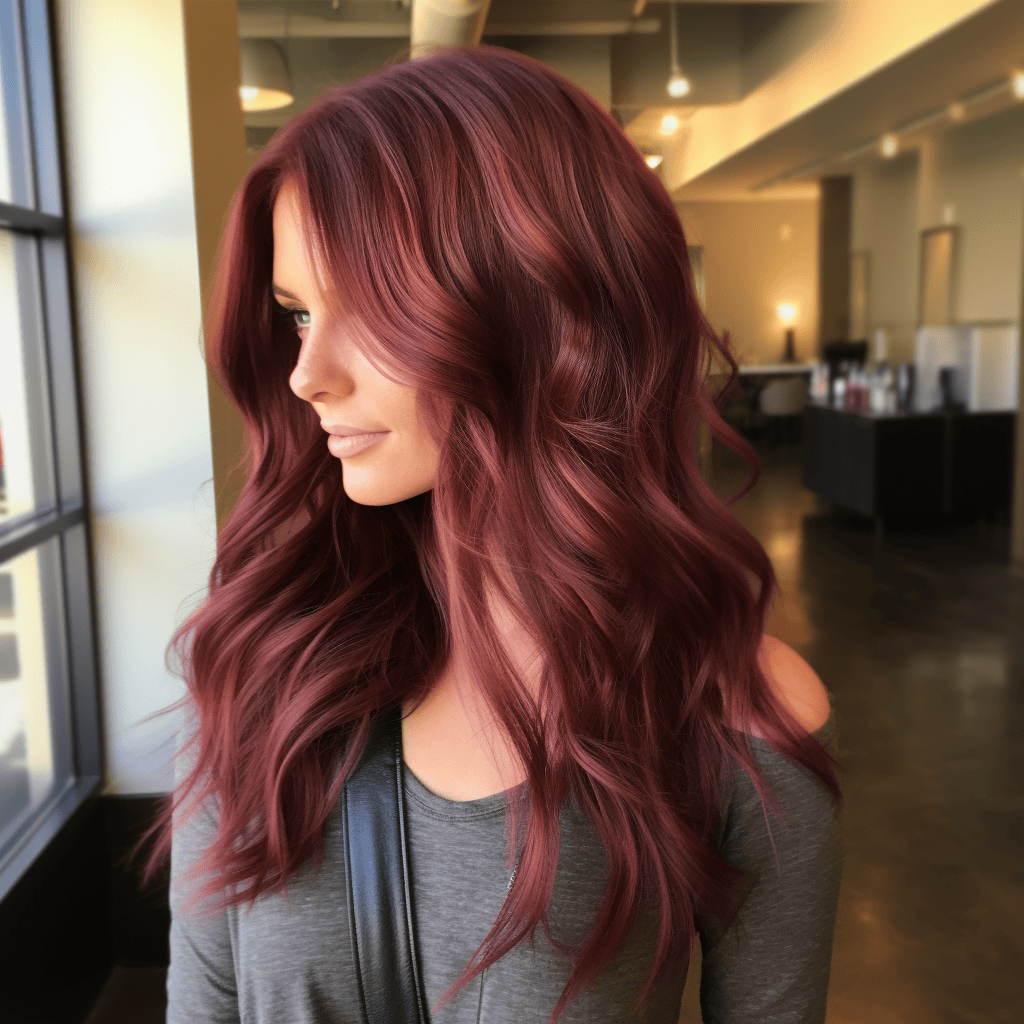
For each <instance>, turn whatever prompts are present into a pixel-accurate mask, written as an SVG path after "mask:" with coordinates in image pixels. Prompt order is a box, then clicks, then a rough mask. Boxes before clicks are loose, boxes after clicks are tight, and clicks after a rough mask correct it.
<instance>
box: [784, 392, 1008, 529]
mask: <svg viewBox="0 0 1024 1024" xmlns="http://www.w3.org/2000/svg"><path fill="white" fill-rule="evenodd" d="M1015 423H1016V415H1015V414H1014V413H1012V412H980V413H941V412H936V413H926V414H922V413H896V414H893V415H883V414H876V413H869V412H852V411H850V410H845V409H835V408H832V407H831V406H827V405H817V404H811V405H808V406H807V407H806V409H805V410H804V454H803V483H804V486H805V487H807V488H809V489H810V490H812V491H816V492H817V493H818V494H820V495H821V496H822V497H824V498H827V499H829V500H830V501H834V502H836V503H837V504H839V505H844V506H846V507H847V508H851V509H854V510H856V511H857V512H861V513H863V514H864V515H866V516H872V517H875V518H877V519H879V520H886V521H889V520H891V521H894V522H895V521H903V522H907V521H913V520H915V519H932V518H937V517H946V516H951V517H956V518H963V517H970V516H977V515H982V514H989V513H991V512H994V511H995V510H996V509H1000V508H1009V505H1010V495H1011V491H1012V481H1013V444H1014V429H1015Z"/></svg>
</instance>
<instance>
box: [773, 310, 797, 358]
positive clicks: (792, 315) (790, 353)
mask: <svg viewBox="0 0 1024 1024" xmlns="http://www.w3.org/2000/svg"><path fill="white" fill-rule="evenodd" d="M775 312H776V313H777V314H778V317H779V319H780V320H781V321H782V326H783V327H785V328H786V348H785V350H784V352H783V355H782V361H783V362H784V363H792V362H795V361H796V352H795V351H794V336H793V324H794V323H795V322H796V314H797V308H796V303H795V302H780V303H779V304H778V305H777V306H776V307H775Z"/></svg>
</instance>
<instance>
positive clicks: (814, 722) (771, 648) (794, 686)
mask: <svg viewBox="0 0 1024 1024" xmlns="http://www.w3.org/2000/svg"><path fill="white" fill-rule="evenodd" d="M760 657H761V665H762V667H763V668H764V671H765V675H766V676H767V677H768V682H769V683H770V684H771V686H772V687H773V688H774V690H775V694H776V696H777V697H778V698H779V700H781V701H782V703H783V704H785V705H786V708H787V709H788V710H789V712H790V714H792V715H793V717H794V718H796V720H797V721H798V722H799V723H800V724H801V725H802V726H803V727H804V728H805V729H806V730H807V731H808V732H814V730H815V729H820V728H821V727H822V726H823V725H824V724H825V722H826V721H827V720H828V716H829V714H830V712H831V707H830V705H829V702H828V691H827V690H826V689H825V685H824V683H822V681H821V679H819V678H818V673H817V672H815V671H814V669H813V668H811V666H810V665H808V664H807V662H806V661H804V659H803V658H801V657H800V655H799V654H797V653H796V651H794V650H793V648H792V647H790V646H789V645H788V644H784V643H783V642H782V641H781V640H776V639H775V637H773V636H768V635H767V634H765V636H764V637H763V638H762V640H761V652H760ZM749 731H750V733H751V735H753V736H760V735H761V733H760V732H759V731H758V729H757V728H756V726H755V727H754V728H752V729H750V730H749ZM762 738H763V737H762Z"/></svg>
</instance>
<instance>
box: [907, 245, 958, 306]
mask: <svg viewBox="0 0 1024 1024" xmlns="http://www.w3.org/2000/svg"><path fill="white" fill-rule="evenodd" d="M958 234H959V232H958V230H957V228H956V226H954V225H946V226H944V227H939V228H926V229H925V230H924V231H922V232H921V277H920V285H919V290H918V307H917V309H918V311H917V322H918V325H920V326H924V325H927V326H938V325H943V324H951V323H953V322H954V319H955V316H954V314H955V308H954V307H955V297H956V295H955V285H956V271H957V249H958Z"/></svg>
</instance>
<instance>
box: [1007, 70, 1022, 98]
mask: <svg viewBox="0 0 1024 1024" xmlns="http://www.w3.org/2000/svg"><path fill="white" fill-rule="evenodd" d="M1010 88H1011V89H1012V90H1013V95H1014V96H1016V97H1017V99H1019V100H1024V71H1014V73H1013V74H1012V75H1010Z"/></svg>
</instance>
